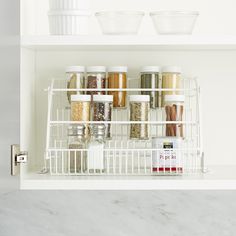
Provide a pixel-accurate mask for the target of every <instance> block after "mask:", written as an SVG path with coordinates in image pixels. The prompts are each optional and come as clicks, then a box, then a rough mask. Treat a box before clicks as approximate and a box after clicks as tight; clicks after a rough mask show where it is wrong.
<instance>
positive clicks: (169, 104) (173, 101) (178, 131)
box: [165, 95, 185, 137]
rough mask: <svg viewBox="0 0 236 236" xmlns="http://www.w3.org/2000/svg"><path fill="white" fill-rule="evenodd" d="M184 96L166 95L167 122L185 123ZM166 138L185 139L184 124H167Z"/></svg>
mask: <svg viewBox="0 0 236 236" xmlns="http://www.w3.org/2000/svg"><path fill="white" fill-rule="evenodd" d="M184 101H185V96H184V95H166V96H165V111H166V121H167V122H168V121H173V122H176V121H181V122H182V121H183V113H184ZM166 136H172V137H184V134H183V124H178V123H177V124H166Z"/></svg>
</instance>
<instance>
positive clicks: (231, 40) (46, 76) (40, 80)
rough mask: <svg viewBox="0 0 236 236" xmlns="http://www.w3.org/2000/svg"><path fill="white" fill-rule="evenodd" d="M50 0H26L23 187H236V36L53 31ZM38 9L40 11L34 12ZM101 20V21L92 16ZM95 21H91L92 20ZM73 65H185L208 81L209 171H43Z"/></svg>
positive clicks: (204, 89) (134, 70) (132, 69)
mask: <svg viewBox="0 0 236 236" xmlns="http://www.w3.org/2000/svg"><path fill="white" fill-rule="evenodd" d="M46 6H47V4H46V1H42V2H41V1H32V0H31V1H28V0H22V1H21V13H22V18H21V29H22V34H21V65H20V69H21V72H20V94H21V95H20V114H21V115H20V118H21V120H20V149H21V151H27V152H28V162H27V163H26V164H25V163H22V164H20V180H21V186H20V187H21V189H91V190H93V189H106V190H114V189H117V190H119V189H126V190H135V189H144V190H149V189H236V171H235V168H236V159H235V157H234V155H235V154H234V148H233V147H234V139H235V137H234V131H235V127H234V123H233V122H234V121H235V119H236V112H235V111H234V107H235V105H234V101H235V100H236V93H235V88H236V81H235V78H234V77H236V36H224V35H220V36H195V35H192V36H157V35H155V34H153V32H152V31H151V29H150V32H149V34H148V33H145V34H144V33H143V34H141V35H137V36H103V35H99V33H97V32H96V30H95V32H96V33H95V34H92V33H90V35H88V36H74V37H73V36H49V35H48V32H47V27H48V26H47V17H46V10H47V9H46ZM35 9H37V11H36V10H35ZM92 23H94V21H92ZM92 23H91V24H92ZM69 65H86V66H89V65H127V66H128V67H129V76H130V77H132V78H133V77H136V78H137V77H138V75H139V69H140V67H141V66H143V65H160V66H162V65H180V66H181V67H182V68H183V71H184V73H185V74H186V75H190V76H196V77H197V78H198V81H199V85H200V87H201V99H202V107H201V114H202V119H201V120H202V126H201V127H202V132H203V135H202V136H203V150H204V153H205V163H204V165H205V168H206V169H204V170H206V172H205V173H204V171H203V172H202V173H200V172H199V173H195V174H191V175H183V176H151V175H150V176H53V175H50V174H49V173H42V172H41V170H42V169H43V166H44V154H45V143H46V141H45V139H46V127H47V92H46V91H45V89H47V88H48V87H49V86H50V80H51V79H52V78H59V79H60V78H63V77H64V69H65V67H66V66H69Z"/></svg>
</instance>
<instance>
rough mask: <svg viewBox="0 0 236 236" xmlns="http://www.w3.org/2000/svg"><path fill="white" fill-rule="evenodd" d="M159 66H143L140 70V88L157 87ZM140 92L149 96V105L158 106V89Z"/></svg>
mask: <svg viewBox="0 0 236 236" xmlns="http://www.w3.org/2000/svg"><path fill="white" fill-rule="evenodd" d="M159 79H160V74H159V67H158V66H144V67H143V68H142V70H141V88H142V89H158V88H159ZM141 94H143V95H149V96H150V107H151V108H153V109H155V108H158V107H159V92H158V91H155V90H153V91H142V92H141Z"/></svg>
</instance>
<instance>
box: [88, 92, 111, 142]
mask: <svg viewBox="0 0 236 236" xmlns="http://www.w3.org/2000/svg"><path fill="white" fill-rule="evenodd" d="M112 104H113V96H112V95H94V96H93V106H92V107H93V110H92V120H93V121H108V122H109V121H111V119H112V107H113V105H112ZM101 123H102V122H101ZM94 126H96V124H95V125H94ZM95 128H96V127H95ZM104 138H106V139H110V138H111V124H105V132H104Z"/></svg>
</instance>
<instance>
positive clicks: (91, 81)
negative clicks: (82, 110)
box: [87, 66, 106, 95]
mask: <svg viewBox="0 0 236 236" xmlns="http://www.w3.org/2000/svg"><path fill="white" fill-rule="evenodd" d="M105 88H106V67H105V66H89V67H88V68H87V89H105ZM87 94H90V95H94V94H106V92H105V91H96V90H95V91H87Z"/></svg>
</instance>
